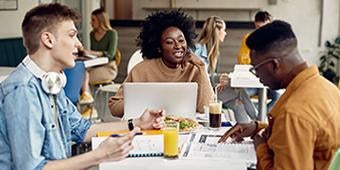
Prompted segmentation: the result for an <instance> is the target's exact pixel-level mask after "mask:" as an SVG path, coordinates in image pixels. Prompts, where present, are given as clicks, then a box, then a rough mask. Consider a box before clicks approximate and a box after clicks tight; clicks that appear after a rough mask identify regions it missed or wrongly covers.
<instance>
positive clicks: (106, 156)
mask: <svg viewBox="0 0 340 170" xmlns="http://www.w3.org/2000/svg"><path fill="white" fill-rule="evenodd" d="M139 131H140V129H139V128H135V129H133V131H131V132H129V133H128V134H127V135H125V136H123V137H108V138H107V139H105V140H104V141H103V142H102V143H101V144H100V145H99V146H98V148H97V149H95V150H94V151H95V152H97V153H98V156H99V158H100V162H104V161H119V160H122V159H124V158H126V157H127V156H128V154H129V151H130V150H132V149H133V146H132V140H133V138H134V136H135V134H136V133H137V132H139Z"/></svg>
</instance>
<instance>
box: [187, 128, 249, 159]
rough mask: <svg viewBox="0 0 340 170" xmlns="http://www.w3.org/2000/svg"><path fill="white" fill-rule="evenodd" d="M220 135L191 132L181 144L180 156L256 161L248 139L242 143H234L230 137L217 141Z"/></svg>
mask: <svg viewBox="0 0 340 170" xmlns="http://www.w3.org/2000/svg"><path fill="white" fill-rule="evenodd" d="M221 136H222V135H216V134H210V133H197V134H191V136H189V140H188V141H187V142H186V143H185V144H184V146H183V149H182V152H181V156H182V157H183V158H217V159H235V160H242V161H246V162H252V163H256V153H255V149H254V145H253V142H252V141H251V140H250V139H249V140H246V141H244V142H242V143H234V142H233V141H232V140H231V139H230V140H227V142H225V143H217V141H218V140H219V139H220V138H221Z"/></svg>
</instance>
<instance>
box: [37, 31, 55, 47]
mask: <svg viewBox="0 0 340 170" xmlns="http://www.w3.org/2000/svg"><path fill="white" fill-rule="evenodd" d="M40 39H41V42H42V44H44V45H45V46H46V47H47V48H52V47H53V44H54V36H53V35H52V34H51V33H49V32H43V33H42V34H41V37H40Z"/></svg>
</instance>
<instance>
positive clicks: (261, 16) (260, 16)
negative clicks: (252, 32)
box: [255, 11, 272, 22]
mask: <svg viewBox="0 0 340 170" xmlns="http://www.w3.org/2000/svg"><path fill="white" fill-rule="evenodd" d="M268 20H272V16H271V15H270V14H269V12H267V11H258V12H257V13H256V14H255V22H265V21H268Z"/></svg>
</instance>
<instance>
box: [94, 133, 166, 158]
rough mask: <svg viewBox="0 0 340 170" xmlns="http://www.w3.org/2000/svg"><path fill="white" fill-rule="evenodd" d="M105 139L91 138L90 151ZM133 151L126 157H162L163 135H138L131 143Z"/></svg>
mask: <svg viewBox="0 0 340 170" xmlns="http://www.w3.org/2000/svg"><path fill="white" fill-rule="evenodd" d="M106 138H107V137H93V138H92V150H94V149H95V148H97V147H98V146H99V145H100V143H101V142H103V141H104V140H105V139H106ZM132 145H133V149H132V150H131V151H130V153H129V155H128V157H155V156H163V135H138V136H135V138H134V140H133V141H132Z"/></svg>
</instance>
